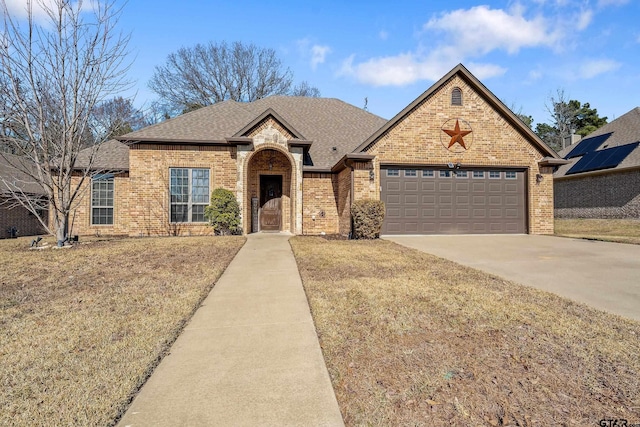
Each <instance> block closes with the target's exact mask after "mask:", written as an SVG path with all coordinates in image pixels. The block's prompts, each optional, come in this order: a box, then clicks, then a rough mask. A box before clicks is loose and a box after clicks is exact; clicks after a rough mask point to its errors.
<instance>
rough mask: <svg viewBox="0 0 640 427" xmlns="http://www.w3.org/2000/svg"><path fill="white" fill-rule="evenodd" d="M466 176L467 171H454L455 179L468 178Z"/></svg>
mask: <svg viewBox="0 0 640 427" xmlns="http://www.w3.org/2000/svg"><path fill="white" fill-rule="evenodd" d="M468 176H469V174H468V172H467V171H456V178H468Z"/></svg>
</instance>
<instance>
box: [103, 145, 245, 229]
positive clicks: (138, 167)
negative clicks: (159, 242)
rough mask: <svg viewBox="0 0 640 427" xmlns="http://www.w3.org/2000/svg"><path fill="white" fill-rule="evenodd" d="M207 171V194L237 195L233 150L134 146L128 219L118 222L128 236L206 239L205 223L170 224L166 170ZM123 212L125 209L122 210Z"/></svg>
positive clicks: (228, 148)
mask: <svg viewBox="0 0 640 427" xmlns="http://www.w3.org/2000/svg"><path fill="white" fill-rule="evenodd" d="M174 167H177V168H179V167H182V168H206V169H209V191H213V190H214V189H216V188H219V187H222V188H225V189H227V190H231V191H233V192H234V194H235V192H236V170H237V169H236V147H224V146H196V145H155V144H136V145H133V146H132V147H131V148H130V150H129V168H130V175H129V186H130V187H129V191H128V192H126V193H125V192H124V191H121V192H119V191H117V189H116V196H115V197H116V198H117V199H118V198H120V197H128V198H129V202H128V203H129V207H128V209H127V210H128V212H129V214H128V215H125V214H124V213H123V215H122V216H121V217H120V218H119V220H118V221H119V222H120V221H122V228H123V229H124V230H127V232H128V234H129V235H130V236H139V235H145V236H147V235H152V236H153V235H170V234H179V235H208V234H212V233H213V229H212V228H211V227H210V226H209V225H207V224H206V223H180V224H171V222H170V221H169V168H174ZM123 210H124V209H123Z"/></svg>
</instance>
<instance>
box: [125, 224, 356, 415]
mask: <svg viewBox="0 0 640 427" xmlns="http://www.w3.org/2000/svg"><path fill="white" fill-rule="evenodd" d="M288 239H289V236H287V235H283V234H252V235H249V237H248V240H247V243H246V244H245V245H244V246H243V248H242V249H241V250H240V252H238V255H237V256H236V257H235V258H234V260H233V261H232V262H231V264H230V265H229V267H228V268H227V270H226V271H225V273H224V274H223V275H222V277H221V278H220V280H219V281H218V283H217V284H216V286H215V287H214V289H213V290H212V291H211V293H210V294H209V296H208V297H207V298H206V300H205V301H204V303H203V306H202V307H201V308H200V309H198V311H197V312H196V314H195V315H194V317H193V319H192V320H191V321H190V322H189V324H188V325H187V327H186V328H185V330H184V331H183V332H182V334H181V335H180V337H178V339H177V340H176V342H175V343H174V345H173V347H172V348H171V353H170V354H169V355H167V356H166V357H165V358H164V359H163V360H162V362H161V363H160V365H159V366H158V367H157V368H156V370H155V372H154V373H153V375H152V376H151V377H150V378H149V380H148V381H147V383H146V384H145V385H144V387H143V388H142V390H141V391H140V394H139V395H138V396H137V397H136V398H135V400H134V401H133V403H132V404H131V407H130V408H129V410H128V411H127V413H126V414H125V415H124V417H123V418H122V420H121V421H120V423H119V426H132V427H137V426H231V425H233V426H257V425H260V426H311V425H313V426H342V425H344V424H343V421H342V417H341V415H340V410H339V408H338V404H337V402H336V398H335V395H334V393H333V389H332V387H331V382H330V379H329V374H328V372H327V368H326V366H325V363H324V359H323V357H322V353H321V350H320V345H319V344H318V338H317V335H316V330H315V327H314V324H313V320H312V318H311V314H310V311H309V305H308V303H307V299H306V296H305V294H304V290H303V288H302V282H301V280H300V275H299V273H298V268H297V265H296V262H295V259H294V257H293V253H292V252H291V247H290V246H289V242H288ZM185 268H188V266H185Z"/></svg>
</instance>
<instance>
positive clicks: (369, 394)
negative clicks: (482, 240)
mask: <svg viewBox="0 0 640 427" xmlns="http://www.w3.org/2000/svg"><path fill="white" fill-rule="evenodd" d="M291 244H292V247H293V249H294V253H295V255H296V259H297V262H298V266H299V268H300V273H301V276H302V279H303V283H304V287H305V290H306V292H307V296H308V299H309V303H310V305H311V310H312V313H313V318H314V321H315V324H316V328H317V331H318V334H319V338H320V341H321V346H322V350H323V353H324V356H325V360H326V362H327V367H328V369H329V372H330V375H331V378H332V381H333V385H334V389H335V392H336V396H337V398H338V402H339V404H340V408H341V410H342V414H343V417H344V420H345V422H346V424H347V425H351V426H355V425H403V426H442V425H456V426H484V425H486V426H499V425H504V426H506V425H511V426H541V425H554V426H555V425H558V426H563V425H566V426H571V425H576V426H589V425H594V426H595V425H598V422H599V420H600V419H602V418H625V419H628V420H629V422H630V423H631V422H640V394H639V393H638V390H640V357H639V356H638V355H639V354H640V341H639V338H640V324H638V323H636V322H633V321H630V320H626V319H623V318H620V317H617V316H614V315H610V314H606V313H604V312H600V311H597V310H595V309H591V308H589V307H586V306H584V305H580V304H577V303H573V302H571V301H569V300H566V299H563V298H560V297H558V296H555V295H552V294H549V293H544V292H541V291H537V290H534V289H531V288H527V287H523V286H519V285H516V284H514V283H510V282H507V281H505V280H502V279H500V278H497V277H494V276H490V275H488V274H485V273H482V272H479V271H477V270H474V269H471V268H467V267H463V266H460V265H458V264H455V263H453V262H449V261H446V260H443V259H440V258H437V257H434V256H431V255H428V254H424V253H421V252H418V251H415V250H412V249H408V248H404V247H402V246H399V245H396V244H394V243H391V242H387V241H327V240H325V239H322V238H309V237H307V238H303V237H295V238H293V239H292V240H291ZM460 250H464V248H460Z"/></svg>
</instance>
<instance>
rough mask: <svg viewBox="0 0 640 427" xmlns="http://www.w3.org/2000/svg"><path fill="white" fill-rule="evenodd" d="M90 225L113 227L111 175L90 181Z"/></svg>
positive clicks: (96, 177) (98, 176) (97, 176)
mask: <svg viewBox="0 0 640 427" xmlns="http://www.w3.org/2000/svg"><path fill="white" fill-rule="evenodd" d="M91 225H113V175H111V174H104V175H96V176H94V177H93V178H92V179H91Z"/></svg>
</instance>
